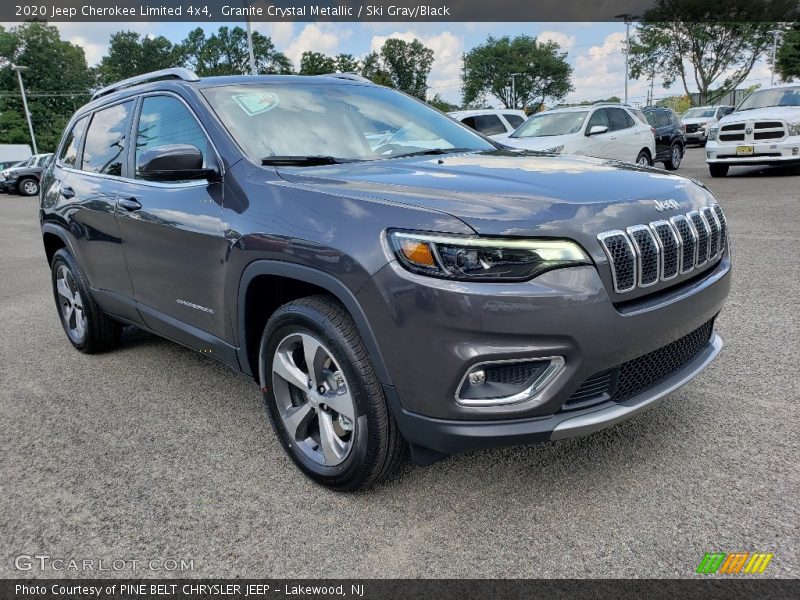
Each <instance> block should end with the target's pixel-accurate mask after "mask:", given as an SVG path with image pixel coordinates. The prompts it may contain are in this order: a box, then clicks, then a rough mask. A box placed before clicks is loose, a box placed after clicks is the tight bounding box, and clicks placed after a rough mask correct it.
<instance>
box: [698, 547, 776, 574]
mask: <svg viewBox="0 0 800 600" xmlns="http://www.w3.org/2000/svg"><path fill="white" fill-rule="evenodd" d="M772 556H773V555H772V553H771V552H770V553H769V554H768V553H766V552H752V553H751V552H730V553H725V552H706V555H705V556H704V557H703V560H701V561H700V566H699V567H697V572H698V573H706V574H707V573H720V574H726V575H738V574H740V573H754V574H755V573H763V572H764V570H765V569H766V568H767V565H768V564H769V562H770V561H771V560H772Z"/></svg>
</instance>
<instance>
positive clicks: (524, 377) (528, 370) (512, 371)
mask: <svg viewBox="0 0 800 600" xmlns="http://www.w3.org/2000/svg"><path fill="white" fill-rule="evenodd" d="M544 367H546V363H542V362H536V363H523V364H518V365H507V366H503V367H490V368H488V369H486V381H487V382H489V383H501V384H503V385H522V384H523V383H525V382H526V381H528V380H529V379H531V378H532V377H533V376H534V375H536V374H537V373H538V372H540V371H542V370H543V369H544Z"/></svg>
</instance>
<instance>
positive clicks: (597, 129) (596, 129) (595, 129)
mask: <svg viewBox="0 0 800 600" xmlns="http://www.w3.org/2000/svg"><path fill="white" fill-rule="evenodd" d="M606 131H608V127H606V126H605V125H592V127H590V128H589V131H587V132H586V135H587V136H588V135H597V134H598V133H605V132H606Z"/></svg>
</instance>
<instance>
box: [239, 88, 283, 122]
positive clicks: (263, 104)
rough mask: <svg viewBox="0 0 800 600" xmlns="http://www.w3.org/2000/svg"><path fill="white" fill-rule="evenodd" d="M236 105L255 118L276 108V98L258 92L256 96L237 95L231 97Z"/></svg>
mask: <svg viewBox="0 0 800 600" xmlns="http://www.w3.org/2000/svg"><path fill="white" fill-rule="evenodd" d="M233 99H234V100H235V101H236V104H238V105H239V106H241V107H242V110H243V111H244V112H246V113H247V114H248V115H250V116H251V117H252V116H255V115H259V114H261V113H265V112H267V111H268V110H272V109H273V108H275V107H276V106H278V96H276V95H275V94H271V93H269V92H259V93H258V94H239V95H237V96H233Z"/></svg>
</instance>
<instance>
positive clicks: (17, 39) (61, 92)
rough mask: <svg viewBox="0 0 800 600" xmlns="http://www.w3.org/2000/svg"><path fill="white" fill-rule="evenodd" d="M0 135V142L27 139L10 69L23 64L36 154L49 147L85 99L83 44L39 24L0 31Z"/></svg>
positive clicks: (90, 81) (87, 79)
mask: <svg viewBox="0 0 800 600" xmlns="http://www.w3.org/2000/svg"><path fill="white" fill-rule="evenodd" d="M0 57H1V58H2V59H4V60H3V61H2V63H3V64H4V66H3V67H2V68H0V139H2V141H3V143H21V144H28V143H30V135H29V134H28V128H27V123H26V121H25V114H24V112H23V107H22V99H21V98H20V96H19V87H18V83H17V76H16V73H15V72H14V71H13V70H12V69H11V64H12V63H13V64H18V65H24V66H27V67H28V70H26V71H23V73H22V78H23V81H24V83H25V91H26V93H27V96H28V108H29V110H30V113H31V120H32V121H33V128H34V133H35V134H36V142H37V145H38V149H39V151H40V152H50V151H52V150H54V149H55V147H56V145H57V144H58V141H59V140H60V138H61V133H62V130H63V128H64V126H65V125H66V123H67V121H68V120H69V118H70V117H71V116H72V113H73V112H74V111H75V110H76V109H77V108H78V107H80V106H82V105H83V104H84V103H85V102H86V101H88V99H89V90H90V89H91V88H92V87H93V85H94V77H93V74H92V72H91V70H90V69H89V68H88V66H87V65H86V57H85V56H84V53H83V48H80V47H78V46H74V45H72V44H70V43H69V42H65V41H62V40H61V37H60V35H59V32H58V29H56V28H55V27H53V26H51V25H47V24H45V23H41V22H30V23H24V24H21V25H19V26H17V27H13V28H12V29H9V30H5V29H2V30H0Z"/></svg>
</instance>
